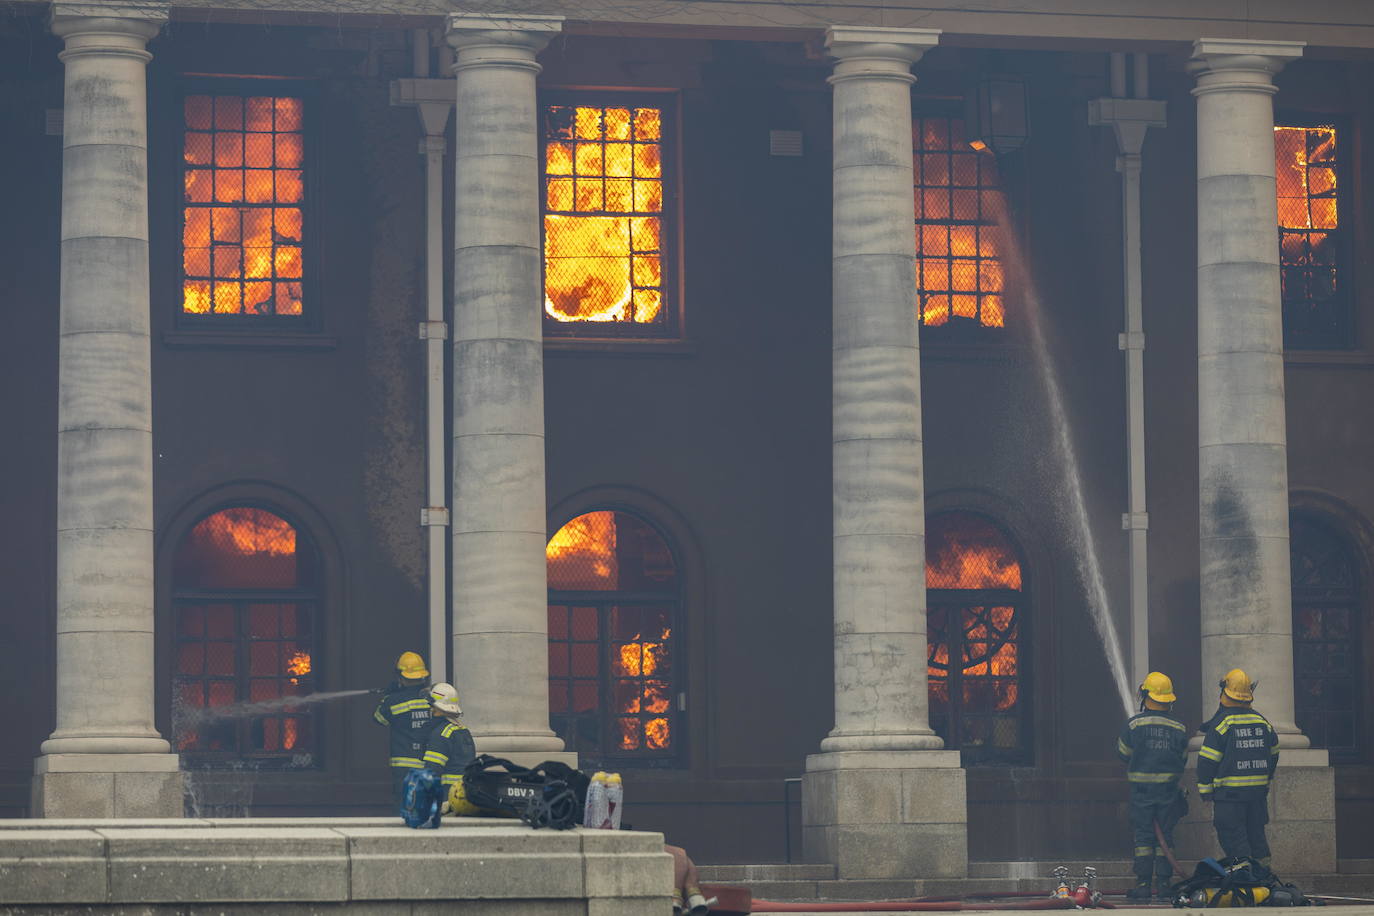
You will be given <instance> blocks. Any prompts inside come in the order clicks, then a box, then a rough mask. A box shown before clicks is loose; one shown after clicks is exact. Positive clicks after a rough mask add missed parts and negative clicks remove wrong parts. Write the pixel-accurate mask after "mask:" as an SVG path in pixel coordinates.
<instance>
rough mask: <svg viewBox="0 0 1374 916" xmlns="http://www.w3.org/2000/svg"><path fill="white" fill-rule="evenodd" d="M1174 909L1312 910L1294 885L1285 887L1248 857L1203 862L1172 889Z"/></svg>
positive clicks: (1274, 876) (1267, 870)
mask: <svg viewBox="0 0 1374 916" xmlns="http://www.w3.org/2000/svg"><path fill="white" fill-rule="evenodd" d="M1171 892H1172V896H1173V904H1174V906H1175V907H1179V908H1183V907H1190V908H1191V907H1203V908H1211V907H1238V906H1311V905H1312V904H1313V901H1311V900H1309V899H1308V898H1307V897H1305V896H1304V895H1303V893H1302V891H1301V890H1299V889H1298V887H1297V885H1294V884H1287V883H1285V882H1283V881H1281V880H1280V879H1279V877H1278V876H1277V875H1275V874H1274V873H1273V872H1272V871H1270V870H1269V869H1268V868H1267V867H1266V866H1264V865H1261V864H1260V863H1259V862H1256V861H1255V860H1254V859H1251V858H1249V857H1248V856H1241V857H1238V858H1234V859H1232V858H1227V859H1222V860H1220V861H1218V860H1216V859H1203V860H1202V861H1201V862H1199V863H1198V865H1197V868H1196V869H1195V870H1194V872H1193V876H1192V877H1191V878H1186V879H1184V880H1182V881H1180V882H1178V883H1177V884H1175V885H1174V886H1173V888H1172V889H1171Z"/></svg>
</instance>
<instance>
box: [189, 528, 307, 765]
mask: <svg viewBox="0 0 1374 916" xmlns="http://www.w3.org/2000/svg"><path fill="white" fill-rule="evenodd" d="M174 566H175V573H174V583H175V594H176V631H175V632H176V635H175V641H174V643H175V644H174V652H175V662H174V665H175V668H174V675H173V700H172V713H173V716H172V718H173V734H174V740H175V743H176V746H177V750H178V751H181V752H183V753H185V754H186V755H187V756H188V759H191V760H193V761H197V762H200V763H202V764H209V765H215V764H230V765H234V764H238V763H240V762H242V761H243V760H245V759H250V760H256V761H258V762H259V763H269V764H274V765H279V766H281V765H284V766H310V765H312V764H313V763H314V753H315V749H316V748H315V731H316V723H315V716H314V714H313V713H312V712H310V711H309V710H308V709H307V708H306V707H304V706H299V705H293V704H292V702H291V698H292V697H299V696H304V695H306V694H308V693H310V692H311V690H312V689H313V684H314V682H315V678H316V677H317V672H316V662H315V658H316V654H317V653H316V649H317V642H318V640H317V636H316V619H315V618H316V616H317V601H316V598H317V594H316V591H315V569H316V563H315V560H314V554H313V551H312V550H311V549H310V545H309V544H308V543H302V542H301V537H300V535H299V534H298V532H297V530H296V529H295V528H294V527H293V526H292V525H291V524H290V523H289V522H287V521H286V520H285V519H283V518H281V517H280V516H278V515H275V514H274V513H272V512H269V511H267V510H265V509H258V508H253V507H235V508H230V509H222V510H220V511H219V512H216V513H213V514H211V515H209V516H207V517H205V518H204V519H202V520H201V521H200V522H199V523H197V524H196V526H195V527H194V528H192V529H191V531H190V532H189V533H188V534H187V535H186V537H185V538H184V539H183V540H182V542H181V545H180V546H179V548H178V550H177V553H176V558H175V561H174Z"/></svg>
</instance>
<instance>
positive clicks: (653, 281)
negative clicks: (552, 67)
mask: <svg viewBox="0 0 1374 916" xmlns="http://www.w3.org/2000/svg"><path fill="white" fill-rule="evenodd" d="M546 114H547V116H548V117H549V118H550V119H551V120H558V119H561V122H560V123H559V124H558V126H556V127H554V128H553V130H552V131H551V133H550V134H549V137H548V139H547V141H546V142H545V144H544V190H545V197H544V208H545V216H544V312H545V314H547V315H548V316H549V317H551V318H553V319H554V320H556V321H560V322H608V321H609V322H627V321H628V322H633V323H636V324H649V323H652V322H653V321H654V320H655V319H657V318H658V315H659V313H660V312H661V310H662V305H663V290H662V286H663V274H662V265H661V261H660V247H661V240H660V217H659V216H658V214H659V213H661V212H662V211H663V164H662V161H661V141H662V112H661V111H660V110H659V109H656V108H636V109H629V108H591V107H577V108H572V109H569V108H564V107H562V106H551V107H550V108H549V109H548V110H547V112H546Z"/></svg>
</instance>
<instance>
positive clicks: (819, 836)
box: [802, 751, 968, 879]
mask: <svg viewBox="0 0 1374 916" xmlns="http://www.w3.org/2000/svg"><path fill="white" fill-rule="evenodd" d="M802 843H803V849H804V855H805V858H806V861H807V862H814V863H826V864H832V865H834V866H835V868H836V876H837V877H839V878H895V879H916V878H964V877H967V876H968V804H967V794H966V789H965V780H964V770H963V768H961V767H960V766H959V752H958V751H842V752H838V753H827V754H814V755H812V756H810V757H807V758H806V774H805V775H804V776H803V777H802Z"/></svg>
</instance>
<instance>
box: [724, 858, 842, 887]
mask: <svg viewBox="0 0 1374 916" xmlns="http://www.w3.org/2000/svg"><path fill="white" fill-rule="evenodd" d="M697 871H698V872H700V873H701V880H703V881H710V882H711V883H713V884H748V883H749V882H751V881H833V880H834V879H835V866H833V865H801V864H794V863H781V862H779V863H767V862H765V863H763V864H759V865H699V866H697Z"/></svg>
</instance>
